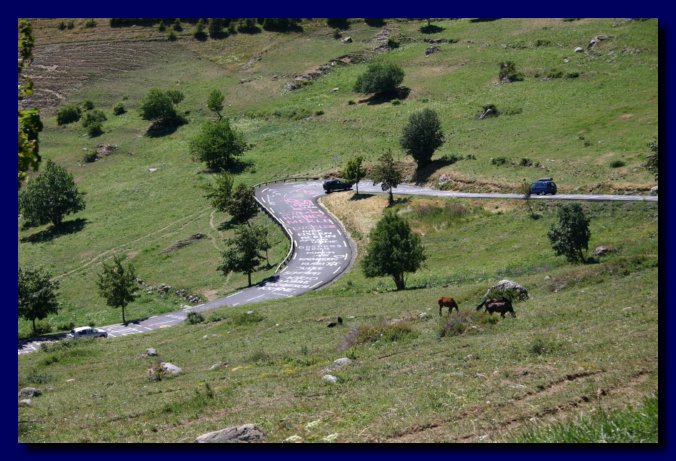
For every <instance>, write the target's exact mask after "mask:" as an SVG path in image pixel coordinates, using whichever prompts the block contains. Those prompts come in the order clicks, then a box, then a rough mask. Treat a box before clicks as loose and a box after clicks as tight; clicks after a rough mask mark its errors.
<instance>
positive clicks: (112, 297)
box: [96, 256, 138, 325]
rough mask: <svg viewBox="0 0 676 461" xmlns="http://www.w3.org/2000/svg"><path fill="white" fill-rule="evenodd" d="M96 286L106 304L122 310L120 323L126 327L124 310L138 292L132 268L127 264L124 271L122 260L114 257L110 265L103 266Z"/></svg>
mask: <svg viewBox="0 0 676 461" xmlns="http://www.w3.org/2000/svg"><path fill="white" fill-rule="evenodd" d="M96 284H97V286H98V287H99V294H100V295H101V296H102V297H103V298H105V299H106V304H108V305H109V306H110V307H114V308H117V307H121V308H122V323H124V324H125V325H126V324H127V319H126V318H125V315H124V309H125V307H127V305H128V304H129V303H130V302H132V301H134V299H135V298H136V292H137V291H138V282H137V281H136V273H135V269H134V266H133V265H132V264H129V266H128V267H127V268H126V269H125V268H124V266H122V258H120V257H119V256H115V257H114V258H113V264H112V265H110V266H109V265H107V264H105V263H104V264H103V272H101V273H100V274H99V279H98V280H97V281H96Z"/></svg>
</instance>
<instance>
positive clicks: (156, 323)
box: [18, 181, 657, 354]
mask: <svg viewBox="0 0 676 461" xmlns="http://www.w3.org/2000/svg"><path fill="white" fill-rule="evenodd" d="M359 191H360V193H367V194H370V193H383V190H382V188H381V187H380V185H376V186H374V185H373V183H372V182H369V181H361V182H360V183H359ZM395 193H396V194H398V195H426V196H435V197H453V198H506V199H523V198H524V197H523V195H521V194H493V193H491V194H482V193H466V192H452V191H440V190H434V189H427V188H422V187H418V186H413V185H405V184H402V185H400V186H399V187H397V188H396V189H395ZM322 195H324V190H323V189H322V182H321V181H304V182H276V183H270V184H266V185H263V186H260V187H258V188H257V189H256V199H257V200H258V203H259V204H260V205H261V206H262V208H263V209H264V210H265V211H266V213H268V214H269V215H270V216H272V217H273V218H274V219H275V220H276V221H277V222H279V223H280V224H281V225H282V227H283V228H284V230H285V232H286V234H287V235H288V237H289V239H290V240H291V242H292V243H291V248H290V250H289V254H288V256H287V258H286V259H285V261H284V262H283V263H282V264H280V266H279V267H278V268H277V272H276V274H275V275H274V276H272V277H270V278H268V279H266V280H264V281H262V282H260V283H258V284H257V285H255V286H252V287H250V288H247V289H244V290H241V291H238V292H236V293H233V294H231V295H228V296H226V297H224V298H219V299H215V300H213V301H209V302H207V303H204V304H200V305H198V306H192V307H188V308H185V309H182V310H180V311H176V312H170V313H167V314H161V315H155V316H152V317H149V318H147V319H143V320H139V321H135V322H131V323H128V324H127V325H122V324H115V325H108V326H105V327H103V328H104V329H105V330H107V331H108V335H109V336H110V337H116V336H127V335H132V334H138V333H145V332H147V331H152V330H157V329H159V328H166V327H170V326H173V325H177V324H179V323H182V322H183V321H184V320H185V319H186V317H187V316H188V314H189V313H190V312H203V311H208V310H211V309H216V308H219V307H223V306H231V307H235V306H241V305H245V304H251V303H256V302H261V301H268V300H274V299H280V298H289V297H292V296H298V295H301V294H303V293H305V292H308V291H310V290H315V289H317V288H320V287H322V286H324V285H326V284H328V283H330V282H331V281H333V280H334V279H336V278H337V277H338V276H340V274H341V273H343V272H344V271H345V270H346V269H347V268H348V267H349V266H350V264H351V262H352V260H353V258H354V256H355V253H356V252H355V249H354V248H353V244H352V242H351V241H350V239H349V238H348V236H347V235H346V233H345V231H344V230H343V228H342V226H341V224H340V223H339V222H338V220H337V219H336V218H334V217H333V216H332V215H331V214H330V213H329V212H327V211H326V210H325V209H323V208H322V207H321V206H320V205H319V204H318V202H317V199H318V198H319V197H320V196H322ZM531 199H535V200H589V201H644V202H657V197H656V196H643V195H572V194H568V195H566V194H561V195H555V196H532V197H531ZM41 342H44V341H39V340H38V341H32V342H30V343H26V344H19V351H18V352H19V354H25V353H29V352H33V351H35V350H37V349H38V348H39V346H40V344H41Z"/></svg>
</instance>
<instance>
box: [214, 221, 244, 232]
mask: <svg viewBox="0 0 676 461" xmlns="http://www.w3.org/2000/svg"><path fill="white" fill-rule="evenodd" d="M239 224H240V223H238V222H235V221H234V220H233V219H231V220H230V221H223V222H222V223H220V224H219V225H218V230H219V231H229V230H231V229H234V228H235V227H237V226H238V225H239Z"/></svg>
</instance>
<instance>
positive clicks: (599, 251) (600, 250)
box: [594, 245, 613, 256]
mask: <svg viewBox="0 0 676 461" xmlns="http://www.w3.org/2000/svg"><path fill="white" fill-rule="evenodd" d="M612 251H613V249H612V248H609V247H607V246H605V245H601V246H597V247H596V248H594V256H605V255H607V254H608V253H612Z"/></svg>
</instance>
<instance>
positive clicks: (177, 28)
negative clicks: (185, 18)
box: [174, 18, 183, 32]
mask: <svg viewBox="0 0 676 461" xmlns="http://www.w3.org/2000/svg"><path fill="white" fill-rule="evenodd" d="M174 30H175V31H176V32H181V31H182V30H183V27H182V26H181V19H180V18H176V20H175V21H174Z"/></svg>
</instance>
